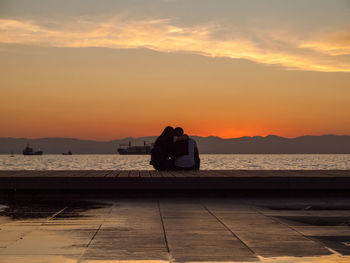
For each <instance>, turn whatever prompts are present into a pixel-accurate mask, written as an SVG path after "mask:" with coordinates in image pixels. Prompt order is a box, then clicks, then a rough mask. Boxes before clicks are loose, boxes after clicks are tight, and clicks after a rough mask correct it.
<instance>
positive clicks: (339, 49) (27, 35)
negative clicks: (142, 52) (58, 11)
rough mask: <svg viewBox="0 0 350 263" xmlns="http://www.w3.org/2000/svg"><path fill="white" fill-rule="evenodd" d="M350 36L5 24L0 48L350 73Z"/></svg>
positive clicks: (214, 27) (1, 22)
mask: <svg viewBox="0 0 350 263" xmlns="http://www.w3.org/2000/svg"><path fill="white" fill-rule="evenodd" d="M349 36H350V30H349V31H344V32H337V33H334V34H332V35H330V36H326V37H325V36H317V37H314V38H310V39H305V38H303V37H301V36H299V35H298V34H297V33H296V32H291V31H290V30H262V29H259V30H258V29H255V30H250V31H242V30H241V31H239V30H237V29H235V28H233V27H231V28H227V27H224V26H221V25H218V24H215V23H209V24H206V25H196V26H187V27H184V26H177V25H175V24H173V23H172V21H171V20H168V19H148V20H132V19H123V18H121V17H115V18H113V19H109V20H107V21H98V22H97V21H93V20H88V19H85V20H83V19H79V20H75V21H74V22H69V23H68V22H67V23H66V24H57V25H56V26H52V25H50V24H46V25H43V24H41V23H39V22H36V21H24V20H14V19H12V20H11V19H0V42H1V43H18V44H30V45H40V46H53V47H76V48H78V47H106V48H148V49H151V50H155V51H160V52H187V53H194V54H201V55H204V56H210V57H227V58H243V59H249V60H252V61H255V62H258V63H264V64H275V65H280V66H283V67H285V68H287V69H299V70H311V71H325V72H350V60H349V56H350V45H349V42H350V41H349V39H350V37H349Z"/></svg>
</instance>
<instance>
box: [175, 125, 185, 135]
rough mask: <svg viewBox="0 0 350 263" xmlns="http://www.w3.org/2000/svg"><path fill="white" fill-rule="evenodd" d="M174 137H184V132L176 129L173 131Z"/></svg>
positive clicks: (178, 128)
mask: <svg viewBox="0 0 350 263" xmlns="http://www.w3.org/2000/svg"><path fill="white" fill-rule="evenodd" d="M174 135H175V136H182V135H184V130H183V129H182V128H181V127H176V128H175V130H174Z"/></svg>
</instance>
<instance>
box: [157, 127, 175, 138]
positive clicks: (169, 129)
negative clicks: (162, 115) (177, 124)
mask: <svg viewBox="0 0 350 263" xmlns="http://www.w3.org/2000/svg"><path fill="white" fill-rule="evenodd" d="M173 134H174V128H173V127H171V126H167V127H165V129H164V130H163V132H162V134H161V135H160V136H159V137H168V136H172V135H173Z"/></svg>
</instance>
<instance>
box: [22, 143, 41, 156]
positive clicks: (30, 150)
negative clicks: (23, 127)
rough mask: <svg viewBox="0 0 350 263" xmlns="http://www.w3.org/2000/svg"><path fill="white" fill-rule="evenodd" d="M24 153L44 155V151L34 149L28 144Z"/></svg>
mask: <svg viewBox="0 0 350 263" xmlns="http://www.w3.org/2000/svg"><path fill="white" fill-rule="evenodd" d="M22 153H23V155H42V154H43V151H40V150H39V151H34V150H33V148H31V147H30V146H29V144H27V146H26V148H24V150H23V151H22Z"/></svg>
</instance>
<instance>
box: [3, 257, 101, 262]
mask: <svg viewBox="0 0 350 263" xmlns="http://www.w3.org/2000/svg"><path fill="white" fill-rule="evenodd" d="M0 262H1V263H77V259H76V258H68V257H66V256H52V255H51V256H46V255H34V256H33V255H19V256H12V255H5V256H2V255H0ZM101 263H102V262H101Z"/></svg>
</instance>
